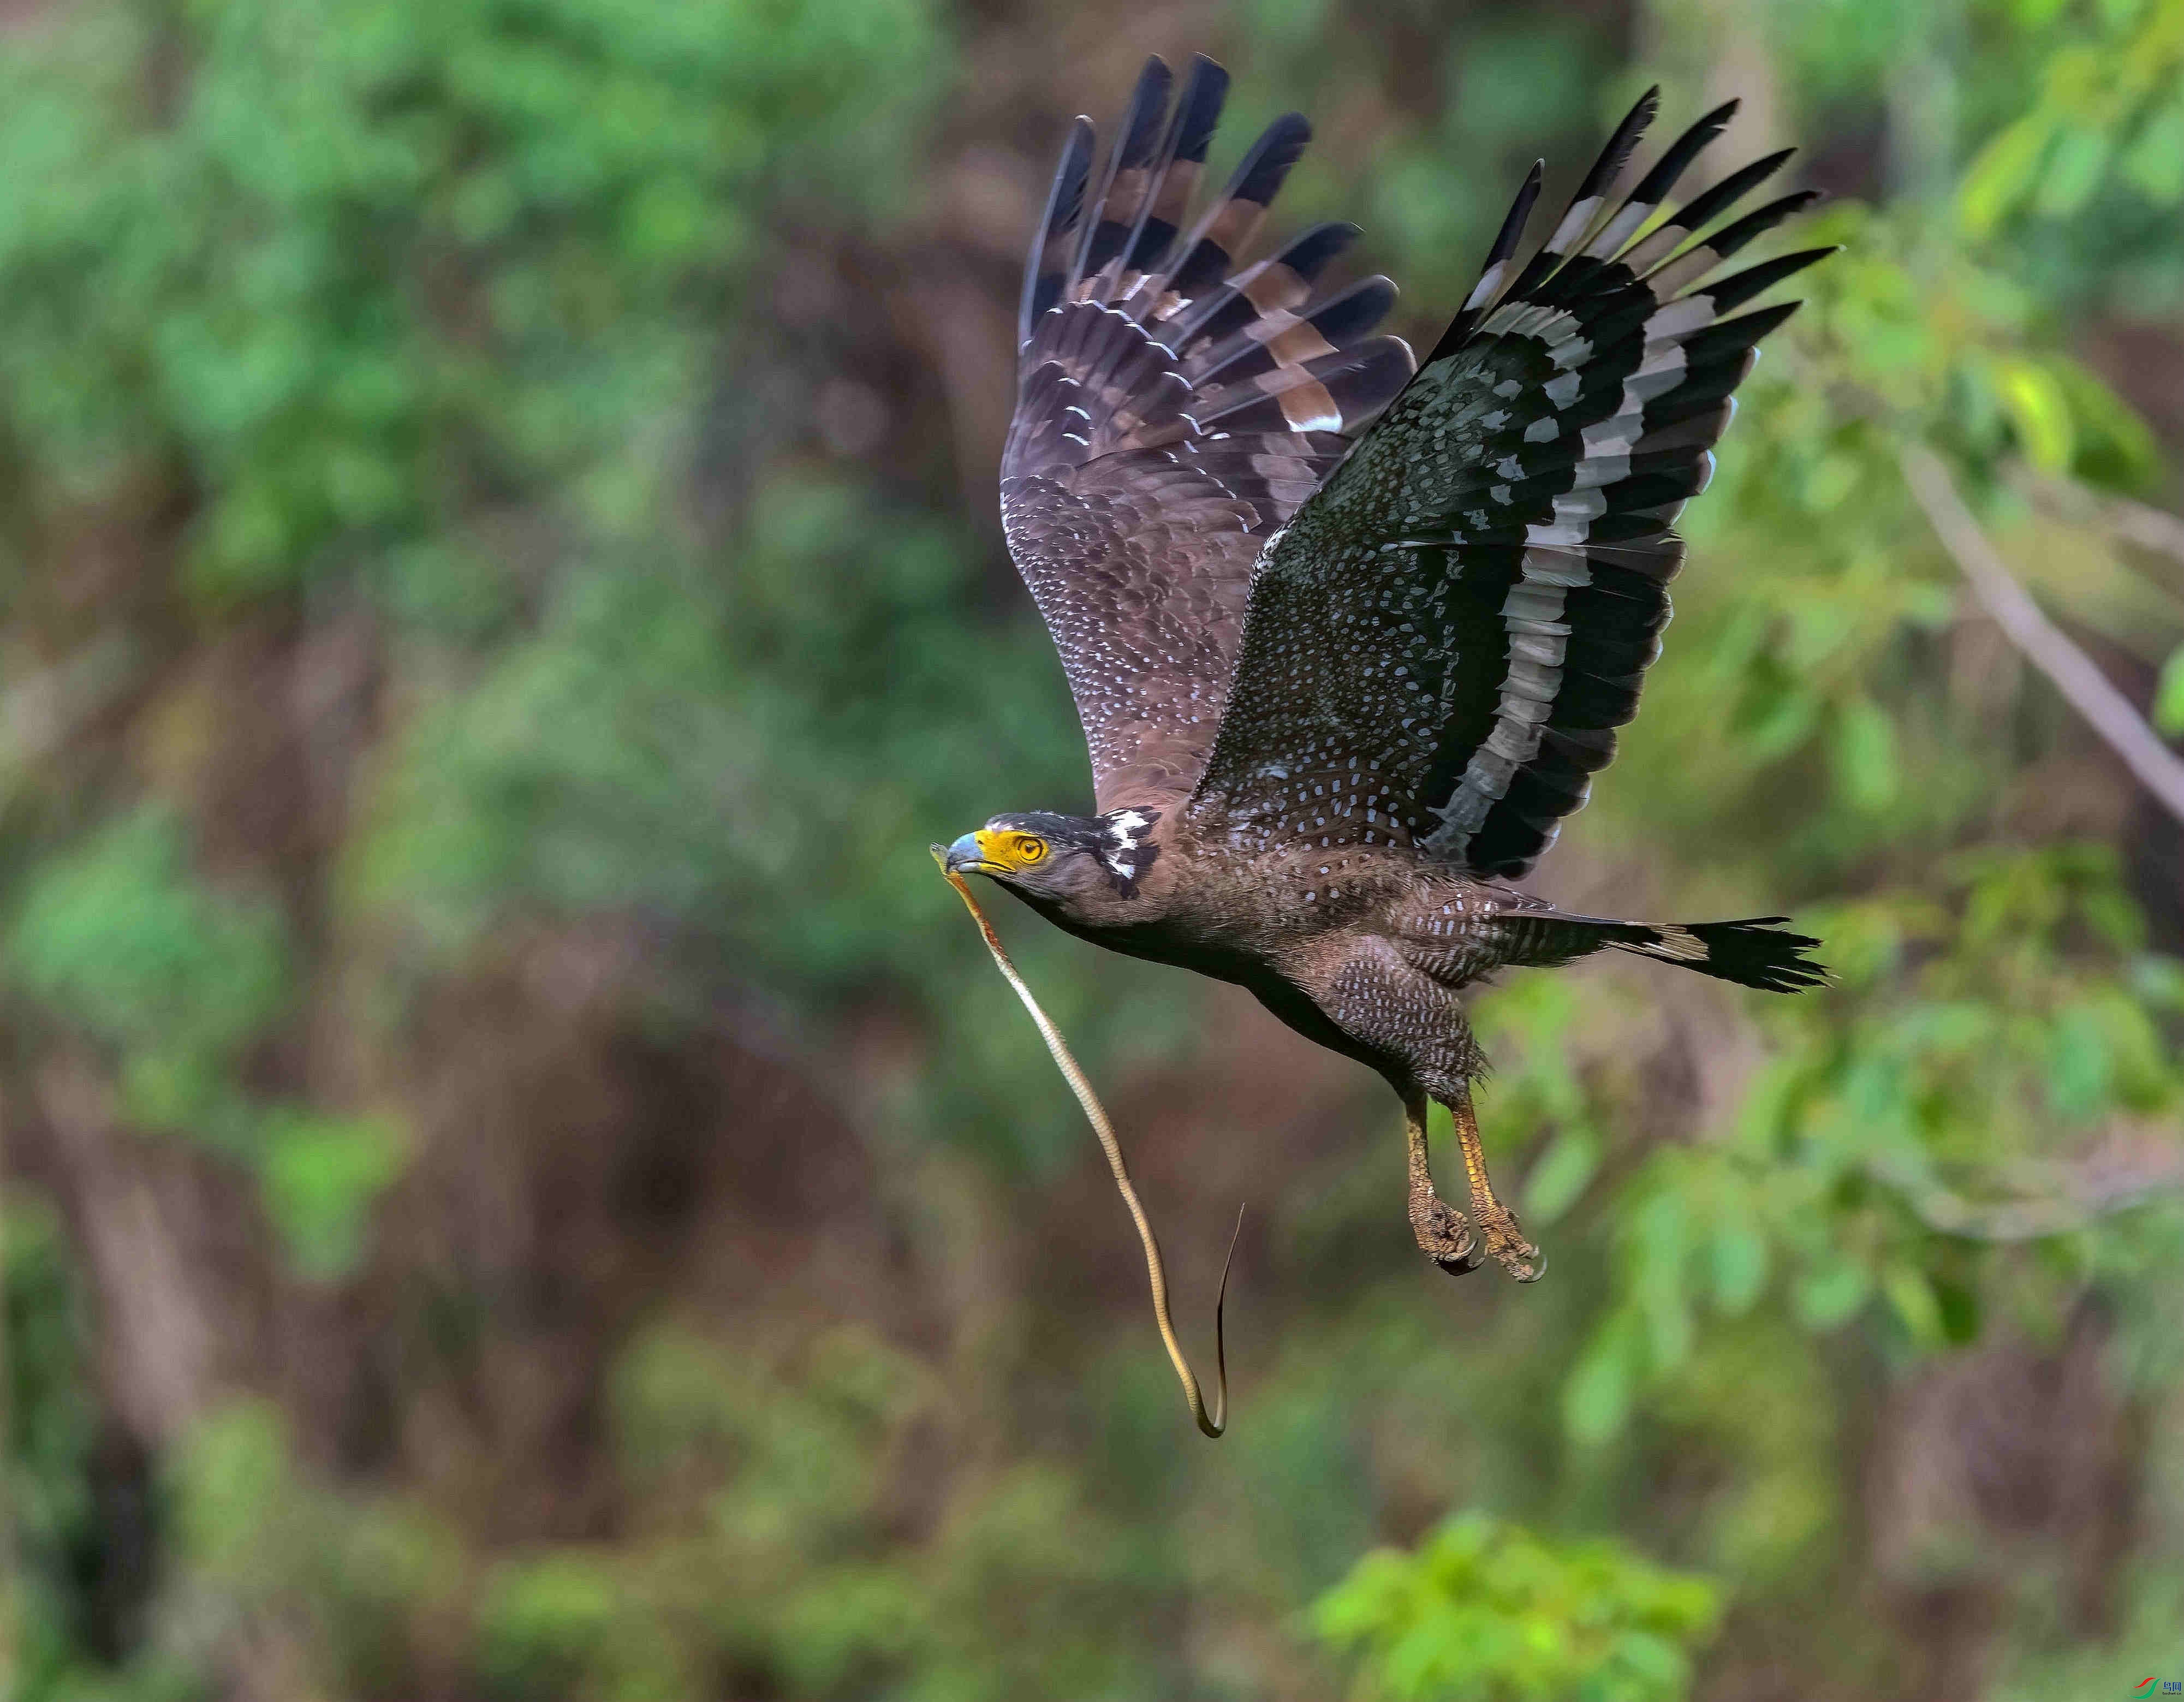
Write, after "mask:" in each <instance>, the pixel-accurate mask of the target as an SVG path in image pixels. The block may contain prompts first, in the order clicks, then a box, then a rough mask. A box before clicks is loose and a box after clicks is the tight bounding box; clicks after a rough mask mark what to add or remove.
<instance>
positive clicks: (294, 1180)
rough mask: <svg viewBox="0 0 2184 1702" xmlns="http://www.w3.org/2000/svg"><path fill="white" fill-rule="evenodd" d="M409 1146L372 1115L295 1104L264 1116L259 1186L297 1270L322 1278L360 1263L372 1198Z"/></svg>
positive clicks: (396, 1171) (397, 1171) (393, 1174)
mask: <svg viewBox="0 0 2184 1702" xmlns="http://www.w3.org/2000/svg"><path fill="white" fill-rule="evenodd" d="M406 1150H407V1149H406V1147H405V1144H404V1142H403V1141H402V1140H401V1138H400V1136H399V1135H398V1132H397V1131H396V1130H395V1129H394V1127H393V1125H392V1124H388V1123H386V1122H384V1121H382V1120H381V1119H376V1118H368V1117H351V1118H341V1117H326V1116H323V1115H320V1114H318V1113H312V1112H309V1111H303V1110H298V1109H283V1110H281V1111H276V1112H275V1113H271V1114H270V1116H268V1117H267V1118H266V1119H265V1151H264V1156H263V1158H261V1159H260V1160H259V1165H260V1169H259V1190H260V1193H261V1196H262V1197H263V1198H264V1200H265V1212H266V1215H267V1216H268V1217H270V1219H272V1220H273V1224H274V1226H275V1227H276V1229H278V1230H280V1232H281V1240H282V1241H283V1242H284V1243H285V1244H286V1245H287V1250H288V1257H289V1258H290V1260H291V1261H292V1263H293V1264H294V1265H295V1267H296V1269H297V1270H298V1271H299V1272H300V1273H302V1274H303V1275H305V1276H308V1277H311V1278H314V1279H315V1280H318V1281H330V1280H331V1279H333V1278H336V1277H340V1276H346V1275H348V1274H349V1273H350V1272H352V1271H354V1270H355V1269H356V1268H357V1266H358V1264H359V1263H360V1262H361V1261H362V1258H363V1256H364V1247H365V1224H366V1221H367V1219H368V1218H369V1216H370V1210H371V1207H372V1204H373V1203H374V1202H375V1201H376V1199H377V1198H378V1197H379V1196H380V1195H381V1194H382V1193H383V1192H384V1191H386V1190H387V1188H388V1187H389V1186H392V1185H393V1182H394V1180H395V1179H396V1178H397V1177H398V1175H400V1174H401V1171H402V1165H403V1161H404V1157H405V1154H406Z"/></svg>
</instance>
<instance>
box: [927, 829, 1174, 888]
mask: <svg viewBox="0 0 2184 1702" xmlns="http://www.w3.org/2000/svg"><path fill="white" fill-rule="evenodd" d="M1160 814H1161V812H1159V811H1158V810H1148V809H1121V810H1110V811H1108V812H1107V813H1106V814H1105V815H1103V816H1064V815H1056V814H1055V813H1053V812H1050V811H1045V810H1031V811H1026V812H1022V813H1019V814H1011V815H1005V816H995V818H993V819H992V820H991V821H989V822H988V823H986V825H985V826H983V828H980V829H977V830H976V831H975V832H972V833H967V834H964V835H963V837H962V838H961V839H960V840H956V843H955V844H953V845H950V846H949V847H948V859H947V860H948V869H949V872H950V873H961V874H983V875H989V876H990V877H991V878H992V879H995V880H997V881H999V882H1000V884H1002V885H1004V886H1006V887H1009V888H1011V889H1012V890H1015V891H1017V892H1018V893H1021V894H1022V895H1023V896H1026V897H1028V898H1035V899H1045V900H1047V901H1050V902H1053V903H1056V904H1060V905H1062V906H1065V907H1067V906H1068V905H1069V904H1070V903H1071V902H1072V901H1081V900H1084V899H1089V898H1092V897H1095V896H1121V897H1123V898H1134V897H1136V896H1138V883H1139V881H1141V880H1142V879H1144V878H1145V871H1146V870H1147V869H1149V868H1151V867H1152V864H1153V859H1154V858H1155V857H1158V856H1159V855H1160V847H1159V846H1158V845H1155V844H1153V842H1152V840H1151V833H1152V828H1153V823H1156V822H1157V821H1158V820H1159V819H1160Z"/></svg>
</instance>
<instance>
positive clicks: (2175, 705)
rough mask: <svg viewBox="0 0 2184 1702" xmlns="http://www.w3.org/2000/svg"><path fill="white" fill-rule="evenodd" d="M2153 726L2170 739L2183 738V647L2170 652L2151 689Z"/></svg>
mask: <svg viewBox="0 0 2184 1702" xmlns="http://www.w3.org/2000/svg"><path fill="white" fill-rule="evenodd" d="M2153 724H2154V725H2155V726H2156V727H2158V728H2160V729H2161V731H2162V732H2164V733H2165V734H2168V735H2169V737H2170V738H2171V739H2175V738H2178V737H2180V736H2184V646H2179V647H2178V648H2177V649H2176V650H2171V651H2170V653H2169V660H2168V661H2165V662H2164V663H2162V664H2161V678H2160V679H2159V681H2158V682H2157V683H2156V684H2155V685H2154V688H2153Z"/></svg>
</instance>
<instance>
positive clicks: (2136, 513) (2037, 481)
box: [2009, 464, 2184, 562]
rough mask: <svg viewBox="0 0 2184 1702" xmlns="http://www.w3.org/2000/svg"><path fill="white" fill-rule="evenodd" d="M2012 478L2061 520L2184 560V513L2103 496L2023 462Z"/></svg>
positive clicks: (2173, 558)
mask: <svg viewBox="0 0 2184 1702" xmlns="http://www.w3.org/2000/svg"><path fill="white" fill-rule="evenodd" d="M2009 477H2010V483H2012V484H2014V485H2015V486H2016V487H2017V488H2019V489H2020V491H2022V492H2023V493H2024V494H2025V495H2026V496H2027V497H2029V498H2031V499H2032V500H2033V501H2034V502H2036V503H2037V504H2039V505H2040V506H2041V507H2042V508H2044V509H2046V510H2047V511H2048V512H2049V513H2051V514H2053V515H2055V516H2059V518H2061V519H2064V520H2066V521H2070V522H2072V523H2074V524H2076V525H2080V526H2087V525H2090V526H2094V527H2099V528H2100V529H2101V530H2102V531H2104V532H2106V533H2109V534H2110V535H2111V536H2113V537H2114V538H2117V539H2120V540H2121V541H2122V542H2124V543H2126V544H2137V546H2138V547H2139V548H2140V549H2142V550H2152V551H2153V552H2154V554H2156V555H2166V556H2168V557H2169V558H2170V560H2171V561H2178V562H2184V516H2177V515H2174V514H2171V513H2170V512H2169V511H2167V510H2166V509H2161V508H2155V507H2153V505H2150V504H2148V503H2143V502H2134V501H2132V500H2131V498H2129V497H2127V496H2103V495H2100V494H2097V493H2095V492H2092V491H2090V490H2087V488H2085V487H2084V486H2082V485H2079V484H2074V483H2071V482H2070V480H2068V479H2062V478H2055V477H2049V476H2048V475H2047V474H2044V473H2039V472H2034V471H2033V470H2032V469H2031V468H2030V467H2027V466H2023V465H2021V464H2020V465H2019V466H2014V467H2013V468H2011V469H2010V476H2009Z"/></svg>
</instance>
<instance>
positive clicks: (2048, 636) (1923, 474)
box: [1901, 447, 2184, 822]
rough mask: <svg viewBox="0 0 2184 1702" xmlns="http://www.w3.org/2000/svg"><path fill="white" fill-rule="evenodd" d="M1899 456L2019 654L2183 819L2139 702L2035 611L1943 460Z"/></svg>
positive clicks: (2172, 771) (2171, 768)
mask: <svg viewBox="0 0 2184 1702" xmlns="http://www.w3.org/2000/svg"><path fill="white" fill-rule="evenodd" d="M1901 459H1902V466H1903V478H1904V482H1905V483H1907V484H1908V485H1909V486H1910V488H1911V494H1912V495H1913V496H1914V498H1916V499H1917V500H1918V503H1919V507H1920V508H1921V509H1923V510H1925V514H1926V518H1927V520H1928V521H1929V522H1931V524H1932V526H1933V528H1934V532H1935V535H1936V537H1938V538H1939V539H1941V540H1942V548H1944V549H1945V550H1947V551H1948V552H1949V555H1951V556H1952V557H1953V559H1954V560H1955V561H1956V564H1957V566H1958V568H1959V569H1961V570H1962V571H1963V573H1964V578H1966V579H1967V580H1969V581H1970V583H1971V588H1972V594H1973V595H1975V597H1977V598H1978V599H1979V600H1980V602H1981V604H1982V605H1984V606H1985V607H1986V611H1987V613H1988V614H1990V615H1992V617H1994V620H1995V623H1996V624H1997V626H1999V627H2000V628H2002V630H2003V633H2004V634H2005V635H2006V636H2007V637H2008V638H2009V641H2010V642H2011V643H2012V644H2014V645H2016V646H2017V648H2018V649H2019V650H2020V651H2021V652H2022V653H2023V654H2024V656H2025V660H2026V661H2030V662H2031V664H2032V665H2033V666H2034V667H2036V668H2038V669H2039V670H2040V672H2042V673H2043V674H2045V675H2047V676H2048V681H2049V683H2050V684H2053V686H2054V688H2055V689H2056V690H2058V691H2059V692H2061V693H2062V694H2063V697H2064V700H2065V701H2066V702H2068V703H2069V704H2070V707H2071V708H2073V709H2075V710H2076V711H2078V713H2079V714H2080V715H2081V717H2084V719H2085V721H2086V723H2087V725H2088V726H2090V727H2091V728H2092V729H2093V731H2094V732H2096V733H2098V734H2099V735H2100V736H2101V739H2102V740H2103V743H2105V744H2106V745H2108V747H2109V749H2110V750H2111V751H2114V752H2115V754H2116V755H2117V756H2119V757H2120V758H2121V759H2122V761H2123V764H2124V766H2125V767H2126V768H2128V769H2130V770H2131V773H2132V774H2133V775H2135V776H2136V777H2137V780H2138V783H2139V784H2141V785H2142V786H2144V787H2145V788H2146V790H2148V791H2149V792H2151V793H2152V794H2153V795H2154V797H2155V799H2156V800H2157V801H2159V803H2160V805H2161V806H2162V807H2163V808H2164V809H2165V810H2167V811H2168V812H2169V813H2170V815H2172V816H2174V817H2176V819H2177V820H2179V821H2181V822H2184V757H2179V756H2177V754H2176V752H2175V751H2171V750H2170V748H2169V746H2168V745H2166V744H2165V743H2164V742H2163V741H2162V739H2161V737H2160V735H2159V734H2157V733H2155V732H2154V730H2153V728H2151V727H2149V726H2148V725H2147V723H2146V718H2145V717H2143V716H2142V715H2141V714H2140V713H2139V711H2138V708H2137V705H2135V704H2133V703H2132V702H2131V700H2130V699H2129V698H2127V697H2126V696H2125V695H2123V693H2121V692H2120V691H2119V690H2117V689H2116V688H2115V687H2114V685H2113V684H2110V682H2109V678H2108V676H2107V675H2106V674H2104V673H2103V672H2101V671H2100V669H2099V667H2097V666H2096V665H2095V663H2094V661H2093V660H2092V657H2090V656H2087V654H2086V653H2085V652H2084V651H2083V650H2080V649H2079V648H2078V646H2077V645H2075V644H2073V643H2072V642H2071V641H2070V638H2069V636H2068V635H2067V634H2065V633H2064V631H2063V629H2062V628H2059V627H2058V626H2057V625H2056V624H2055V623H2054V622H2053V621H2051V620H2049V619H2048V617H2047V616H2046V615H2045V614H2043V613H2042V612H2041V609H2040V605H2038V604H2037V603H2036V602H2034V601H2033V600H2032V597H2031V593H2029V592H2028V591H2026V590H2025V588H2024V587H2023V586H2022V585H2020V584H2019V583H2017V580H2016V579H2015V578H2014V576H2012V574H2011V573H2010V571H2009V568H2008V566H2005V565H2004V564H2003V559H2002V557H2001V555H1999V554H1997V551H1996V550H1995V547H1994V545H1993V544H1992V543H1990V542H1989V541H1988V539H1987V536H1986V533H1984V532H1982V531H1981V529H1980V524H1979V522H1977V521H1976V520H1975V519H1973V518H1972V514H1971V511H1970V509H1968V508H1966V507H1965V506H1964V499H1963V498H1962V497H1960V496H1959V495H1958V494H1957V488H1956V486H1955V485H1954V484H1953V483H1951V481H1950V478H1949V475H1948V472H1947V469H1946V468H1944V467H1943V466H1942V464H1941V462H1940V461H1938V460H1936V459H1935V458H1934V456H1933V455H1931V454H1930V453H1929V452H1928V451H1926V450H1925V449H1919V448H1916V447H1914V448H1910V449H1905V450H1904V451H1903V456H1902V458H1901Z"/></svg>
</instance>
